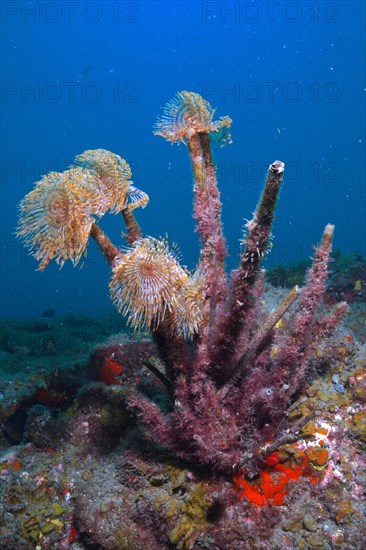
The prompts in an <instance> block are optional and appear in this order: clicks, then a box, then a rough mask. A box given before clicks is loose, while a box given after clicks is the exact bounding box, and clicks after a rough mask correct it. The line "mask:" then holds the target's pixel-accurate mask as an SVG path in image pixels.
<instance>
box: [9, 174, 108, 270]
mask: <svg viewBox="0 0 366 550" xmlns="http://www.w3.org/2000/svg"><path fill="white" fill-rule="evenodd" d="M101 185H102V184H101V182H100V180H99V178H98V177H97V175H96V174H95V173H92V172H90V171H89V170H86V169H84V168H73V169H71V170H67V171H65V172H62V173H59V172H50V173H49V174H48V175H47V176H43V178H42V179H41V180H40V181H39V182H37V183H36V186H35V188H34V189H33V190H32V191H31V192H30V193H28V195H26V196H25V197H24V199H23V200H22V201H21V202H20V205H19V210H20V212H19V223H18V227H17V236H18V237H20V238H22V239H23V242H24V244H25V246H26V247H28V248H29V249H30V253H31V254H32V255H33V256H34V258H35V259H36V260H37V261H38V262H39V269H40V270H43V269H44V268H45V267H46V266H47V265H48V264H49V262H50V261H51V260H53V259H55V260H56V262H57V263H58V264H59V265H60V267H62V266H63V265H64V263H65V261H66V260H71V261H72V263H73V264H74V265H76V264H77V263H78V262H79V261H80V258H81V256H82V255H83V254H84V253H85V251H86V247H87V244H88V239H89V233H90V229H91V226H92V223H93V222H94V216H95V217H100V216H102V215H103V214H104V213H105V212H106V211H107V209H108V208H109V203H108V200H107V199H106V198H105V197H104V195H103V192H102V191H103V189H102V188H101Z"/></svg>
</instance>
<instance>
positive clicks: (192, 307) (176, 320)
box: [172, 270, 208, 338]
mask: <svg viewBox="0 0 366 550" xmlns="http://www.w3.org/2000/svg"><path fill="white" fill-rule="evenodd" d="M205 299H206V282H205V278H204V275H203V274H202V272H201V271H200V270H197V271H196V272H195V273H194V274H193V275H189V276H188V277H187V280H186V281H185V284H184V287H183V288H182V290H181V293H180V294H179V296H177V303H176V304H175V307H174V309H173V312H172V313H173V315H172V321H173V323H172V325H173V327H172V328H173V329H174V331H176V332H177V333H178V334H182V335H183V336H184V338H190V337H192V336H193V335H194V334H198V333H199V332H200V329H201V328H202V326H203V325H204V324H205V323H208V319H205V317H204V316H205V308H204V303H205Z"/></svg>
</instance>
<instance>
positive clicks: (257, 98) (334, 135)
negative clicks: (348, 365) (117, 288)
mask: <svg viewBox="0 0 366 550" xmlns="http://www.w3.org/2000/svg"><path fill="white" fill-rule="evenodd" d="M1 8H2V41H3V48H2V80H3V88H2V114H3V128H2V151H1V154H2V165H1V166H2V183H1V245H2V257H1V271H2V279H1V315H2V316H3V317H31V316H38V315H39V314H40V313H41V312H42V311H43V310H44V309H46V308H54V309H55V310H56V311H57V313H59V314H63V313H67V312H71V313H80V314H88V315H98V314H101V313H102V312H104V311H106V310H108V308H112V307H113V306H112V305H111V304H110V301H109V297H108V279H109V270H108V267H107V265H106V264H105V262H104V260H103V258H101V256H100V253H99V252H98V250H97V249H96V247H95V245H94V243H90V246H89V251H88V257H87V260H86V262H85V264H84V267H83V269H82V270H80V269H79V268H78V267H76V268H73V267H72V266H71V265H65V267H64V268H63V269H62V270H59V269H58V267H57V265H55V264H54V263H52V264H51V265H49V266H48V267H47V269H46V270H45V271H44V272H43V273H40V272H37V271H36V267H37V265H36V262H35V261H34V260H33V258H32V257H30V256H28V255H27V253H26V251H25V250H24V249H23V248H22V245H21V243H20V242H19V241H17V240H16V239H15V238H14V228H15V226H16V220H17V207H16V205H17V203H18V202H19V200H20V199H21V198H22V197H23V196H24V195H25V194H26V193H28V192H29V191H30V190H31V189H32V186H33V182H34V181H36V180H37V179H39V178H40V176H41V175H42V174H44V173H46V172H47V171H49V170H51V169H56V170H59V171H62V170H64V169H66V168H67V167H68V165H69V164H71V163H72V160H73V158H74V156H75V155H76V154H79V153H81V152H82V151H84V150H85V149H94V148H99V147H101V148H105V149H109V150H111V151H113V152H115V153H118V154H120V155H121V156H123V157H124V158H125V159H126V160H127V161H128V162H129V163H130V164H131V166H132V168H133V179H134V182H135V185H136V186H138V187H140V188H141V189H143V190H144V191H146V192H147V193H148V194H149V195H150V199H151V200H150V204H149V206H148V207H147V208H146V209H145V210H143V211H140V212H138V214H137V218H138V221H139V222H140V224H141V226H142V228H143V230H144V233H145V234H149V235H154V236H161V235H165V234H168V237H169V240H170V241H171V242H177V243H178V244H179V247H180V250H181V255H182V262H183V263H185V264H186V265H188V266H189V267H191V268H193V267H194V265H195V262H196V260H197V255H198V240H197V234H196V233H195V232H194V220H193V218H192V175H191V170H190V162H189V158H188V154H187V150H186V148H185V146H183V145H181V146H172V145H171V144H169V143H167V142H165V141H164V140H163V139H162V138H160V137H156V136H154V135H153V134H152V127H153V124H154V122H155V120H156V117H157V115H159V113H161V107H162V106H163V105H164V103H165V102H166V101H168V100H169V99H170V98H172V97H173V95H174V94H175V92H176V91H179V90H190V91H195V92H198V93H201V94H203V95H204V96H205V97H206V98H207V99H208V100H209V101H210V102H211V103H212V105H213V106H214V107H216V108H217V115H218V116H223V115H229V116H230V117H231V118H232V119H233V121H234V123H233V127H232V136H233V143H232V145H230V146H228V147H225V148H222V149H215V151H214V157H215V161H216V163H217V166H218V179H219V185H220V190H221V196H222V202H223V220H224V227H225V233H226V236H227V239H228V245H229V251H230V256H229V258H228V266H229V267H234V265H235V263H236V262H237V259H238V252H239V240H240V238H241V236H242V232H243V223H244V222H243V220H244V218H250V217H251V215H252V213H253V210H254V208H255V206H256V203H257V200H258V197H259V194H260V191H261V189H262V185H263V182H264V178H265V172H266V167H267V166H268V164H269V163H271V162H273V161H274V160H276V159H280V160H282V161H284V162H285V163H286V164H287V166H288V170H287V173H286V176H285V183H284V187H283V190H282V192H281V196H280V201H279V205H278V209H277V214H276V220H275V224H274V230H273V234H274V239H273V248H272V254H271V255H269V256H268V258H267V265H273V264H275V263H283V262H287V263H291V262H293V261H295V260H297V259H300V258H306V257H308V256H310V255H311V253H312V249H311V246H312V245H313V244H315V243H316V242H318V241H319V238H320V236H321V232H322V230H323V228H324V226H325V224H326V223H328V222H330V223H334V224H336V234H335V245H336V246H337V247H340V248H341V250H342V251H343V252H345V253H348V252H356V251H357V252H360V253H362V254H365V176H364V168H365V106H364V95H365V79H364V77H365V45H364V44H365V42H364V33H365V30H364V29H365V3H364V2H363V1H353V0H348V1H341V2H305V1H297V2H274V3H266V2H252V3H251V4H250V5H249V3H248V2H226V3H225V2H223V3H222V2H198V1H191V2H189V1H184V2H173V1H172V2H171V1H165V2H154V1H143V2H109V1H103V2H80V1H79V2H77V3H75V4H74V6H73V8H72V3H66V2H6V1H3V2H2V5H1ZM31 90H34V93H32V92H31ZM101 226H102V227H103V229H104V230H105V231H106V232H107V233H108V235H109V236H110V237H111V239H112V240H113V241H114V242H115V243H116V244H121V245H122V244H124V242H123V240H122V239H121V231H122V230H123V225H122V220H121V216H120V215H117V216H115V215H106V216H105V217H104V218H103V220H102V221H101Z"/></svg>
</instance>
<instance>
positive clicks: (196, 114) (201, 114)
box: [154, 91, 232, 145]
mask: <svg viewBox="0 0 366 550" xmlns="http://www.w3.org/2000/svg"><path fill="white" fill-rule="evenodd" d="M214 114H215V109H213V108H212V106H211V105H210V104H209V102H208V101H206V100H205V99H203V97H202V96H200V95H199V94H196V93H194V92H187V91H183V92H178V93H177V94H176V95H175V97H174V98H173V99H171V100H170V101H169V102H168V103H167V104H166V105H165V106H164V107H163V114H162V116H161V117H159V119H158V120H157V122H156V124H155V127H154V129H155V131H154V133H155V135H158V136H162V137H163V138H165V139H166V140H167V141H173V142H175V141H182V142H183V143H184V142H185V138H186V136H187V133H188V132H189V131H194V132H204V133H208V134H210V137H211V138H212V139H213V141H215V142H216V143H219V144H221V145H224V144H225V143H228V142H230V141H231V136H230V134H229V133H228V128H230V126H231V124H232V121H231V119H230V118H229V117H227V116H226V117H222V118H220V119H219V120H217V121H214V120H213V117H214Z"/></svg>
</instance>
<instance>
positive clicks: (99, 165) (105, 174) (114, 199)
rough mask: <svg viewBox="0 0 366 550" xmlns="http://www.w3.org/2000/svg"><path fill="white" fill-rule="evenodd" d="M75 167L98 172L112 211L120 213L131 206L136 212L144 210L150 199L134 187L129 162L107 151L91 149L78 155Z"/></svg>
mask: <svg viewBox="0 0 366 550" xmlns="http://www.w3.org/2000/svg"><path fill="white" fill-rule="evenodd" d="M74 165H76V166H82V167H84V168H88V169H89V170H92V171H94V172H96V173H97V174H98V176H99V178H100V179H101V181H102V182H103V185H104V186H105V189H104V193H105V195H106V196H107V197H109V200H110V207H109V208H110V210H111V212H113V213H115V214H116V213H118V212H120V211H121V210H123V209H125V208H126V207H127V206H129V208H130V210H134V209H135V208H137V207H138V206H141V207H142V208H144V207H145V206H146V205H147V203H148V202H149V197H148V195H147V194H146V193H144V192H143V191H140V190H139V189H137V188H136V187H134V186H133V185H132V181H131V178H132V173H131V168H130V166H129V164H127V162H126V161H125V160H124V159H123V158H122V157H120V156H119V155H116V154H115V153H112V152H111V151H107V150H106V149H93V150H92V149H90V150H87V151H84V153H82V154H81V155H77V156H76V157H75V160H74Z"/></svg>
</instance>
